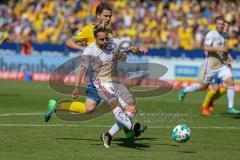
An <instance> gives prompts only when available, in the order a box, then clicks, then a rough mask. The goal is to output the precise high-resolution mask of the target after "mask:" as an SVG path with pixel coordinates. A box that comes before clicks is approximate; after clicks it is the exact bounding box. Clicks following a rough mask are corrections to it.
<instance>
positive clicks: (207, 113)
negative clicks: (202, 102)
mask: <svg viewBox="0 0 240 160" xmlns="http://www.w3.org/2000/svg"><path fill="white" fill-rule="evenodd" d="M201 113H202V115H203V116H209V112H208V109H207V108H206V107H202V108H201Z"/></svg>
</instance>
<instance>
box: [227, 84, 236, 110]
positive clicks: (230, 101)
mask: <svg viewBox="0 0 240 160" xmlns="http://www.w3.org/2000/svg"><path fill="white" fill-rule="evenodd" d="M227 97H228V109H231V108H233V106H234V97H235V92H234V87H228V89H227Z"/></svg>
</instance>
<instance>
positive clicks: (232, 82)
mask: <svg viewBox="0 0 240 160" xmlns="http://www.w3.org/2000/svg"><path fill="white" fill-rule="evenodd" d="M225 84H226V85H227V87H233V86H234V85H235V84H234V80H233V78H232V77H230V78H227V79H226V80H225Z"/></svg>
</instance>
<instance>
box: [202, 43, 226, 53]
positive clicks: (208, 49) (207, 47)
mask: <svg viewBox="0 0 240 160" xmlns="http://www.w3.org/2000/svg"><path fill="white" fill-rule="evenodd" d="M203 49H204V51H205V52H228V48H227V47H219V48H215V47H212V46H211V45H204V47H203Z"/></svg>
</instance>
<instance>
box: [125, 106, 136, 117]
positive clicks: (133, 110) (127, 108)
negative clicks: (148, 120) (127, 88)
mask: <svg viewBox="0 0 240 160" xmlns="http://www.w3.org/2000/svg"><path fill="white" fill-rule="evenodd" d="M125 111H127V112H130V113H132V114H133V115H136V114H137V108H136V106H135V105H131V106H126V107H125Z"/></svg>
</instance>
